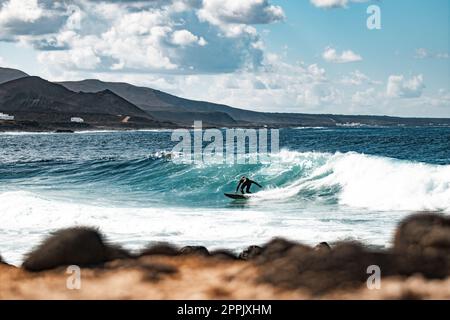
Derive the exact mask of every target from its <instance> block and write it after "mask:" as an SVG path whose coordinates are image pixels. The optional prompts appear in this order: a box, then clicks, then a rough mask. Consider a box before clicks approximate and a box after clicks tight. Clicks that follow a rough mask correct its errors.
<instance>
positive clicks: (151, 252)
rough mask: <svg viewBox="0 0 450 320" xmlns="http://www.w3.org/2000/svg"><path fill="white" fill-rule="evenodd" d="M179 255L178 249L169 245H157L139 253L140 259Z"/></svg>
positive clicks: (163, 243) (162, 243)
mask: <svg viewBox="0 0 450 320" xmlns="http://www.w3.org/2000/svg"><path fill="white" fill-rule="evenodd" d="M178 254H179V249H178V248H177V247H175V246H173V245H171V244H170V243H165V242H161V243H157V244H153V245H150V246H149V247H147V248H145V249H144V250H142V251H141V252H140V253H139V256H140V257H143V256H155V255H160V256H176V255H178Z"/></svg>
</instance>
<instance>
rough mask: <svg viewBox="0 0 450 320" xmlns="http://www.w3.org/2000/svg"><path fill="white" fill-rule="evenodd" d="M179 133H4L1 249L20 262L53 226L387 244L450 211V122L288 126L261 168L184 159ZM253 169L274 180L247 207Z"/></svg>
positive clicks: (218, 240)
mask: <svg viewBox="0 0 450 320" xmlns="http://www.w3.org/2000/svg"><path fill="white" fill-rule="evenodd" d="M170 137H171V132H170V131H134V132H84V133H76V134H29V133H23V134H19V133H4V134H0V145H1V146H2V147H1V152H0V212H1V216H0V254H1V255H2V256H3V257H4V258H5V259H6V260H7V261H9V262H13V263H20V261H21V259H22V255H23V254H24V253H25V252H26V251H27V250H29V249H30V248H31V247H32V246H33V245H35V244H36V243H37V241H39V240H40V239H42V237H44V236H45V235H46V234H48V232H49V231H51V230H54V229H57V228H61V227H66V226H72V225H93V226H97V227H99V228H100V229H101V230H102V231H104V232H105V233H106V234H107V235H108V237H109V238H110V240H111V241H114V242H118V243H120V244H123V245H124V246H126V247H129V248H130V249H138V248H140V247H142V246H143V245H145V244H147V243H148V242H151V241H170V242H174V243H178V244H180V245H183V244H202V245H206V246H209V247H212V248H215V247H228V248H233V249H236V250H238V249H240V248H243V247H245V246H246V245H250V244H259V243H263V242H265V241H267V240H269V239H270V238H271V237H273V236H284V237H288V238H292V239H296V240H299V241H303V242H305V243H309V244H314V243H316V242H320V241H329V242H333V241H338V240H348V239H354V240H359V241H363V242H365V243H367V244H370V245H375V246H386V245H389V241H390V239H391V237H392V232H393V230H394V228H395V225H396V223H397V222H398V221H399V220H400V219H402V217H404V216H405V215H408V214H410V213H411V212H415V211H421V210H434V211H440V212H442V213H444V214H447V213H448V212H450V128H332V129H330V128H311V129H305V128H298V129H282V130H280V152H279V153H276V154H273V155H271V156H270V158H269V161H267V162H265V163H260V164H231V165H230V164H208V163H206V164H180V163H178V162H177V161H176V154H174V153H172V152H171V150H172V148H173V146H174V145H175V143H174V142H172V141H171V139H170ZM242 175H248V176H250V177H251V178H252V179H254V180H256V181H258V182H259V183H260V184H262V185H263V186H264V188H263V189H262V190H258V188H256V187H255V189H254V190H253V191H255V192H256V191H258V192H257V193H256V194H254V195H253V196H252V198H251V199H250V200H248V201H245V202H242V201H241V202H236V201H232V200H230V199H228V198H225V197H224V196H223V192H230V191H234V189H235V187H236V183H237V180H238V178H239V177H240V176H242Z"/></svg>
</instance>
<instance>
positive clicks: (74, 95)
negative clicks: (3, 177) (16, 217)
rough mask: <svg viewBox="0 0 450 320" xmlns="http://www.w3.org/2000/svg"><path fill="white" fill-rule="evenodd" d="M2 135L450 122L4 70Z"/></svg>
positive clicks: (0, 82)
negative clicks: (248, 102)
mask: <svg viewBox="0 0 450 320" xmlns="http://www.w3.org/2000/svg"><path fill="white" fill-rule="evenodd" d="M0 113H1V114H2V115H1V117H0V132H5V131H21V132H72V131H73V132H75V131H86V130H142V129H175V128H191V127H192V125H193V123H194V121H202V123H203V127H204V128H262V127H267V128H294V127H341V126H343V127H362V126H375V127H392V126H394V127H395V126H450V118H407V117H393V116H380V115H339V114H308V113H275V112H272V113H271V112H257V111H251V110H245V109H239V108H234V107H230V106H227V105H222V104H217V103H211V102H206V101H194V100H189V99H184V98H180V97H177V96H174V95H171V94H168V93H165V92H162V91H159V90H155V89H151V88H145V87H137V86H133V85H131V84H128V83H118V82H103V81H100V80H95V79H94V80H83V81H76V82H59V83H54V82H50V81H47V80H45V79H42V78H39V77H34V76H28V75H27V74H25V73H24V72H22V71H19V70H14V69H7V68H0Z"/></svg>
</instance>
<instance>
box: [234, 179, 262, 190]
mask: <svg viewBox="0 0 450 320" xmlns="http://www.w3.org/2000/svg"><path fill="white" fill-rule="evenodd" d="M252 184H256V185H257V186H258V187H260V188H262V186H261V185H260V184H259V183H258V182H256V181H253V180H250V179H249V178H247V177H245V176H243V177H242V178H241V180H239V184H238V186H237V188H236V192H238V190H239V187H240V188H241V193H242V194H245V193H251V192H250V187H251V186H252ZM244 189H245V192H244Z"/></svg>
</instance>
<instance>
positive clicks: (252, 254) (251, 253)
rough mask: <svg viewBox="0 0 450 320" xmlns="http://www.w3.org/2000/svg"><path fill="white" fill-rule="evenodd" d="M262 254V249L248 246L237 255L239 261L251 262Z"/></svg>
mask: <svg viewBox="0 0 450 320" xmlns="http://www.w3.org/2000/svg"><path fill="white" fill-rule="evenodd" d="M262 252H263V248H261V247H259V246H249V247H248V248H247V249H245V250H244V251H242V252H241V253H240V254H239V259H241V260H252V259H254V258H256V257H257V256H259V255H260V254H261V253H262Z"/></svg>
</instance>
